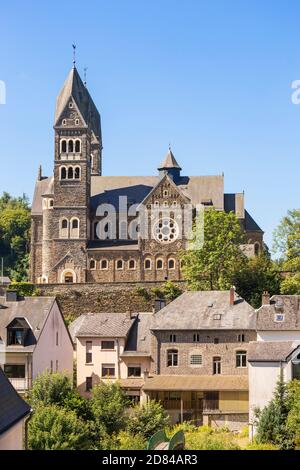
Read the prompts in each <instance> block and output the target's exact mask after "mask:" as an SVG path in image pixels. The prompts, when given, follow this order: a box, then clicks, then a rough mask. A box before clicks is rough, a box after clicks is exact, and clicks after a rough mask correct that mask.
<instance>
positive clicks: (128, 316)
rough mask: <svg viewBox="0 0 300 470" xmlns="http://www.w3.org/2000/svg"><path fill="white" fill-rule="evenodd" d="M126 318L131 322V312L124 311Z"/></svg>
mask: <svg viewBox="0 0 300 470" xmlns="http://www.w3.org/2000/svg"><path fill="white" fill-rule="evenodd" d="M126 318H127V319H128V320H131V310H126Z"/></svg>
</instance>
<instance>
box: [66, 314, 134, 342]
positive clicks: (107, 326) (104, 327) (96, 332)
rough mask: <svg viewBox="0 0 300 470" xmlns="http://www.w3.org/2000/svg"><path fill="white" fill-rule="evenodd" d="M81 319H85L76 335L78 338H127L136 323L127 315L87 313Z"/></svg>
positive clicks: (71, 326)
mask: <svg viewBox="0 0 300 470" xmlns="http://www.w3.org/2000/svg"><path fill="white" fill-rule="evenodd" d="M80 317H83V319H82V322H81V323H80V325H79V327H78V328H77V332H76V333H75V336H76V337H82V336H83V337H87V336H90V337H95V336H98V337H100V338H101V337H103V338H113V337H116V338H118V337H119V338H125V337H126V336H127V335H128V332H129V330H130V328H131V327H132V325H133V323H134V321H135V318H129V316H128V314H127V313H86V314H83V315H81V316H80ZM80 317H79V318H80ZM75 321H76V320H75ZM78 322H79V320H78ZM73 323H74V322H73ZM73 323H71V325H70V329H72V328H73ZM75 328H76V325H75Z"/></svg>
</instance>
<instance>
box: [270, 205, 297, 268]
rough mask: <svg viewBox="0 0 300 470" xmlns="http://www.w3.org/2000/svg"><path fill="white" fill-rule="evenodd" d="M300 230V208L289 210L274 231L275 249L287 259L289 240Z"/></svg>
mask: <svg viewBox="0 0 300 470" xmlns="http://www.w3.org/2000/svg"><path fill="white" fill-rule="evenodd" d="M299 231H300V209H292V210H289V211H288V212H287V215H286V216H284V217H283V218H282V219H281V221H280V224H279V225H278V227H277V228H276V229H275V230H274V233H273V251H274V252H275V253H277V254H279V255H281V257H282V258H283V259H286V256H287V253H288V250H289V240H290V238H291V237H294V235H295V234H297V233H299Z"/></svg>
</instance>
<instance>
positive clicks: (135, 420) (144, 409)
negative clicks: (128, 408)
mask: <svg viewBox="0 0 300 470" xmlns="http://www.w3.org/2000/svg"><path fill="white" fill-rule="evenodd" d="M168 424H169V417H168V416H167V414H166V412H165V410H164V408H163V406H162V405H161V403H159V402H156V401H155V400H150V401H149V402H148V403H146V404H144V405H142V406H140V405H136V406H135V407H134V409H133V410H132V412H131V413H130V417H129V419H128V422H127V429H128V431H129V432H130V433H132V434H138V435H141V436H143V437H144V438H145V439H149V438H150V437H151V436H152V435H153V434H154V433H155V432H157V431H159V430H160V429H164V428H165V427H166V426H167V425H168Z"/></svg>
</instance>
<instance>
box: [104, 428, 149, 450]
mask: <svg viewBox="0 0 300 470" xmlns="http://www.w3.org/2000/svg"><path fill="white" fill-rule="evenodd" d="M146 447H147V440H146V439H145V438H144V436H142V435H140V434H132V433H130V432H128V431H121V432H119V434H117V435H114V436H113V437H112V438H111V440H110V447H109V449H105V450H144V449H146ZM103 450H104V449H103Z"/></svg>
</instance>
